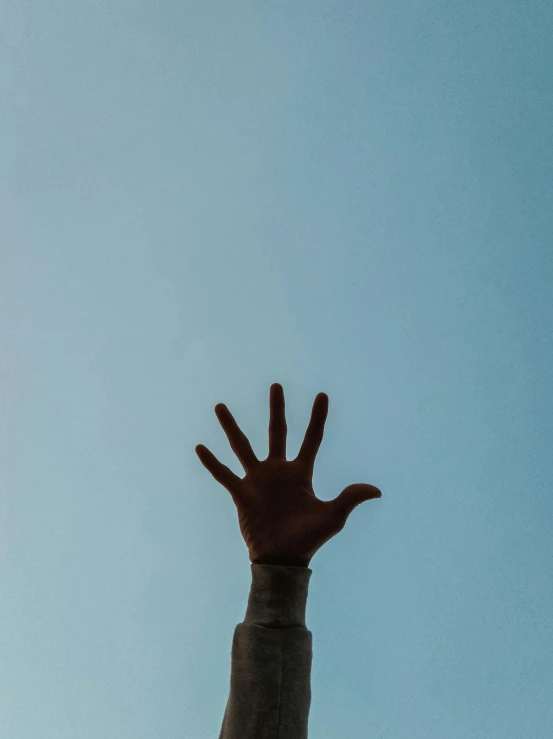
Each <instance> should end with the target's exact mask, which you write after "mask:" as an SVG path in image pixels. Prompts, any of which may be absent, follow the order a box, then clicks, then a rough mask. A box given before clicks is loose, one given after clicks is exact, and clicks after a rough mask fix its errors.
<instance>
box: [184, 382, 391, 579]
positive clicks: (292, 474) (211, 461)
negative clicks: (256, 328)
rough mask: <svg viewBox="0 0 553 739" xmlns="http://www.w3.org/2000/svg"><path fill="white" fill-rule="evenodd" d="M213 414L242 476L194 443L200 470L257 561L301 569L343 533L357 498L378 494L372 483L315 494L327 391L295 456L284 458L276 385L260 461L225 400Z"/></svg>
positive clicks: (282, 416)
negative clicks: (233, 511)
mask: <svg viewBox="0 0 553 739" xmlns="http://www.w3.org/2000/svg"><path fill="white" fill-rule="evenodd" d="M215 413H216V415H217V418H218V419H219V423H220V424H221V426H222V427H223V430H224V431H225V433H226V435H227V438H228V440H229V443H230V446H231V448H232V450H233V451H234V453H235V454H236V456H237V457H238V459H239V460H240V463H241V465H242V467H243V468H244V471H245V473H246V475H245V477H243V478H240V477H238V476H237V475H235V474H234V472H232V470H230V469H229V468H228V467H227V466H226V465H224V464H222V463H221V462H220V461H219V460H218V459H217V458H216V457H215V455H214V454H212V453H211V452H210V451H209V449H207V447H205V446H203V445H202V444H198V446H196V453H197V455H198V457H199V459H200V461H201V462H202V464H203V465H204V467H206V469H208V470H209V472H211V474H212V475H213V477H214V478H215V479H216V480H217V482H219V483H220V484H221V485H223V487H225V488H226V489H227V490H228V491H229V493H230V494H231V496H232V499H233V500H234V503H235V505H236V508H237V511H238V522H239V525H240V531H241V533H242V536H243V538H244V541H245V542H246V546H247V547H248V552H249V557H250V561H251V562H252V563H255V564H282V565H298V566H302V567H307V566H308V565H309V562H310V561H311V558H312V557H313V555H314V554H315V552H316V551H317V550H318V549H320V547H321V546H322V545H323V544H324V543H325V542H327V541H328V540H329V539H331V538H332V537H333V536H335V534H337V533H338V532H339V531H341V530H342V529H343V528H344V526H345V523H346V521H347V519H348V518H349V515H350V513H351V512H352V510H353V509H354V508H355V507H356V506H358V505H359V504H360V503H362V502H364V501H366V500H371V499H373V498H380V497H381V495H382V493H381V492H380V490H379V489H378V488H377V487H375V486H374V485H368V484H364V483H355V484H353V485H348V486H347V487H346V488H344V490H343V491H342V492H341V493H340V495H339V496H338V497H337V498H336V499H335V500H331V501H324V500H319V498H317V497H316V495H315V493H314V492H313V486H312V480H313V468H314V465H315V457H316V455H317V452H318V450H319V447H320V445H321V442H322V440H323V434H324V425H325V421H326V417H327V414H328V396H327V395H326V393H319V394H318V395H317V397H316V398H315V402H314V403H313V409H312V412H311V420H310V422H309V426H308V427H307V431H306V433H305V438H304V440H303V443H302V445H301V449H300V451H299V453H298V456H297V457H296V458H295V459H293V460H290V461H288V460H287V459H286V432H287V426H286V416H285V408H284V391H283V388H282V385H280V384H279V383H274V384H273V385H271V390H270V421H269V454H268V456H267V458H266V459H264V460H262V461H260V460H259V459H257V457H256V456H255V453H254V451H253V449H252V447H251V445H250V442H249V441H248V439H247V437H246V435H245V434H244V433H243V431H242V430H241V429H240V428H239V426H238V424H237V423H236V421H235V420H234V417H233V415H232V414H231V412H230V411H229V409H228V408H227V406H226V405H224V403H219V404H218V405H216V406H215Z"/></svg>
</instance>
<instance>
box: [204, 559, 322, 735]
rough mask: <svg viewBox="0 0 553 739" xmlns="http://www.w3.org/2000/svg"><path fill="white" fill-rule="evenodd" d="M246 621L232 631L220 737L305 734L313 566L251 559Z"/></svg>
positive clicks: (308, 682) (308, 700) (307, 710)
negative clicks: (307, 618) (307, 611)
mask: <svg viewBox="0 0 553 739" xmlns="http://www.w3.org/2000/svg"><path fill="white" fill-rule="evenodd" d="M251 573H252V583H251V588H250V595H249V599H248V607H247V611H246V617H245V619H244V621H243V622H242V623H240V624H238V625H237V626H236V628H235V630H234V637H233V642H232V653H231V675H230V694H229V697H228V701H227V705H226V710H225V714H224V717H223V725H222V727H221V733H220V734H219V739H307V724H308V718H309V708H310V706H311V662H312V656H313V652H312V634H311V632H310V631H309V630H308V629H307V628H306V626H305V609H306V604H307V592H308V587H309V580H310V578H311V574H312V570H311V569H309V568H306V567H282V566H276V565H256V564H251Z"/></svg>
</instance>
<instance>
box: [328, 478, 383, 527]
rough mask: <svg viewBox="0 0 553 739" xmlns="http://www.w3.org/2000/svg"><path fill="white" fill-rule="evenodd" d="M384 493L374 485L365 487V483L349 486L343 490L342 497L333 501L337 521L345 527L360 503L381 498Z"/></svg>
mask: <svg viewBox="0 0 553 739" xmlns="http://www.w3.org/2000/svg"><path fill="white" fill-rule="evenodd" d="M381 497H382V493H381V492H380V490H379V489H378V488H377V487H375V486H374V485H365V484H364V483H354V484H353V485H348V486H347V487H346V488H344V489H343V490H342V492H341V493H340V495H339V496H338V497H337V498H336V499H335V500H334V501H333V505H334V511H335V515H336V517H337V519H338V520H339V521H340V522H341V525H342V526H344V525H345V523H346V521H347V520H348V518H349V516H350V513H351V512H352V511H353V509H354V508H356V507H357V506H358V505H359V504H360V503H364V502H365V501H366V500H372V499H373V498H381Z"/></svg>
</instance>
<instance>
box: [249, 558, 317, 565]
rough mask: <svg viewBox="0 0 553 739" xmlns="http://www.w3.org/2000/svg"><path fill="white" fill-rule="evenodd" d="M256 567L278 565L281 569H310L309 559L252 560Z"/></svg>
mask: <svg viewBox="0 0 553 739" xmlns="http://www.w3.org/2000/svg"><path fill="white" fill-rule="evenodd" d="M252 564H254V565H276V566H279V567H309V559H308V558H307V557H292V556H290V557H285V556H282V557H258V558H257V559H255V560H252Z"/></svg>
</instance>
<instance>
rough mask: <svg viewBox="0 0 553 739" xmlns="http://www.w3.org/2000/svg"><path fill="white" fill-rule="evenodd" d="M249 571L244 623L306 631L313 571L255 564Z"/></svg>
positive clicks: (305, 568) (304, 568)
mask: <svg viewBox="0 0 553 739" xmlns="http://www.w3.org/2000/svg"><path fill="white" fill-rule="evenodd" d="M250 568H251V572H252V583H251V587H250V594H249V598H248V607H247V610H246V617H245V619H244V623H245V624H257V625H258V626H266V627H268V628H271V627H272V628H286V627H291V626H299V627H302V628H306V626H305V610H306V605H307V594H308V589H309V580H310V579H311V575H312V574H313V570H311V569H310V568H309V567H283V566H280V565H256V564H251V565H250Z"/></svg>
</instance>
